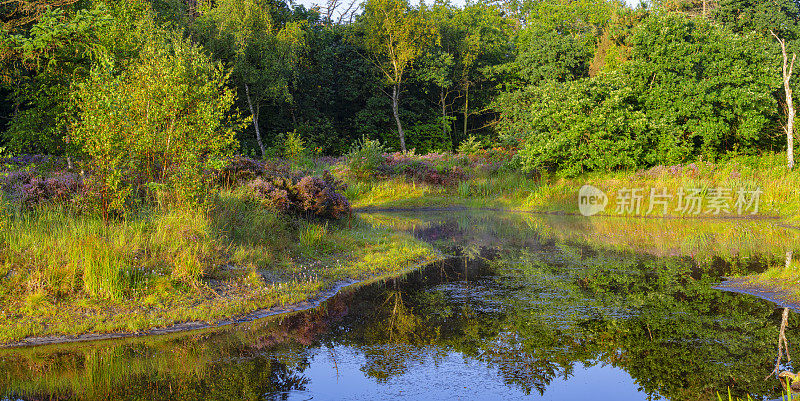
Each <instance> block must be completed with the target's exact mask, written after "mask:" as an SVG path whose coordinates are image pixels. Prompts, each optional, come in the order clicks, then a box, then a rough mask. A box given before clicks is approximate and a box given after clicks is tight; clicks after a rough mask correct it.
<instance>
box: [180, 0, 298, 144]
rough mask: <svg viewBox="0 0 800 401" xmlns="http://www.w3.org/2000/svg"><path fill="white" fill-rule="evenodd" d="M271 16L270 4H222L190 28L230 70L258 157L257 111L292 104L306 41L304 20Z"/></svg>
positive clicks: (248, 0)
mask: <svg viewBox="0 0 800 401" xmlns="http://www.w3.org/2000/svg"><path fill="white" fill-rule="evenodd" d="M274 14H278V13H277V12H276V11H275V10H274V8H273V6H272V2H271V1H269V0H244V1H242V0H221V1H218V2H216V6H215V7H214V8H212V9H210V10H206V11H205V12H204V13H203V16H202V17H201V18H200V19H199V20H198V22H197V26H196V29H195V31H196V32H197V35H198V36H199V37H201V38H202V40H203V41H204V42H205V43H206V45H207V46H208V47H209V48H210V49H211V50H212V52H213V53H214V56H215V57H216V58H218V59H220V60H223V61H224V62H225V63H226V65H227V66H229V67H230V68H232V70H233V76H234V82H236V84H237V86H238V87H239V94H240V95H241V96H242V97H243V98H244V99H245V100H246V102H247V108H248V110H249V111H250V115H251V116H252V119H253V129H254V131H255V136H256V141H257V143H258V147H259V149H260V151H261V156H262V157H263V156H264V154H265V153H266V147H265V145H264V141H263V135H262V133H261V124H260V119H259V117H260V115H261V108H262V107H263V106H264V104H265V103H267V102H270V101H278V102H291V101H292V95H291V93H290V91H289V87H290V85H291V82H292V81H293V80H294V79H295V77H296V76H295V71H296V69H297V65H298V63H299V58H300V52H301V51H302V49H303V46H304V42H305V31H304V25H305V23H304V22H302V21H301V22H288V23H285V24H283V25H281V22H282V21H276V20H275V16H274Z"/></svg>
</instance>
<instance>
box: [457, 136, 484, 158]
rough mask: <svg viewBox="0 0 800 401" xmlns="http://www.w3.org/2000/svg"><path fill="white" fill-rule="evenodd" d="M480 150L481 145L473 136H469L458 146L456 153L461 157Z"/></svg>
mask: <svg viewBox="0 0 800 401" xmlns="http://www.w3.org/2000/svg"><path fill="white" fill-rule="evenodd" d="M481 149H483V144H481V141H479V140H478V139H477V138H475V135H470V136H469V137H468V138H467V139H465V140H463V141H462V142H461V143H460V144H459V145H458V153H460V154H462V155H474V154H477V153H478V152H480V151H481Z"/></svg>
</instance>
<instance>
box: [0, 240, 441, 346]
mask: <svg viewBox="0 0 800 401" xmlns="http://www.w3.org/2000/svg"><path fill="white" fill-rule="evenodd" d="M446 258H447V256H446V255H441V256H440V257H439V258H438V259H437V260H434V261H430V262H425V263H420V264H417V265H414V266H412V267H411V268H408V269H405V270H403V271H400V272H397V273H392V274H385V275H379V276H372V277H367V278H365V279H362V280H355V279H351V280H342V281H337V282H335V283H333V285H332V286H331V287H330V288H328V289H326V290H323V291H322V292H320V293H319V294H317V295H316V296H315V297H313V298H309V299H307V300H305V301H300V302H296V303H293V304H290V305H284V306H279V307H272V308H264V309H258V310H255V311H252V312H249V313H245V314H241V315H237V316H234V317H230V318H227V319H222V320H218V321H215V322H203V321H191V322H183V323H177V324H173V325H169V326H166V327H156V328H152V329H147V330H141V331H135V332H134V331H120V332H113V333H86V334H77V335H51V336H36V337H27V338H24V339H22V340H19V341H13V342H9V343H6V344H0V349H10V348H25V347H37V346H43V345H53V344H65V343H77V342H89V341H101V340H115V339H122V338H134V337H146V336H158V335H165V334H175V333H182V332H188V331H195V330H202V329H211V328H217V327H223V326H230V325H235V324H239V323H247V322H252V321H254V320H258V319H262V318H266V317H272V316H278V315H284V314H290V313H295V312H302V311H307V310H311V309H314V308H317V307H319V306H320V305H322V303H324V302H325V301H327V300H329V299H331V298H333V297H334V296H336V295H337V294H339V293H340V292H342V291H344V290H351V289H356V288H358V287H360V286H365V285H369V284H372V283H375V282H378V281H381V280H388V279H392V278H396V277H402V276H404V275H406V274H408V273H411V272H414V271H416V270H419V269H424V268H425V267H427V266H430V265H432V264H434V263H437V262H440V261H442V260H444V259H446Z"/></svg>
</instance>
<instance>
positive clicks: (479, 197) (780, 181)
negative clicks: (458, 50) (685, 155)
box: [347, 154, 800, 224]
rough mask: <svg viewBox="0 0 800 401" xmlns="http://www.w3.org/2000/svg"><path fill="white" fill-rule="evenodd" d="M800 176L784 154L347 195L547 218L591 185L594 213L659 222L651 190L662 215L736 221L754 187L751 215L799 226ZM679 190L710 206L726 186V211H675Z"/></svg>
mask: <svg viewBox="0 0 800 401" xmlns="http://www.w3.org/2000/svg"><path fill="white" fill-rule="evenodd" d="M798 183H800V173H798V172H797V170H795V171H788V170H787V169H786V166H785V161H784V156H783V155H781V154H766V155H762V156H752V157H751V156H747V157H745V156H741V157H735V158H732V159H730V160H728V161H725V162H720V163H705V162H698V163H691V164H687V165H679V166H657V167H654V168H651V169H648V170H641V171H618V172H607V173H590V174H586V175H583V176H580V177H576V178H559V177H555V176H547V175H545V176H542V177H539V176H536V175H532V174H524V173H522V172H520V171H517V170H515V169H513V168H506V169H504V170H503V171H501V172H499V173H496V174H485V173H481V172H474V173H473V174H470V175H469V176H468V177H467V178H466V179H464V180H463V181H461V182H458V183H454V184H452V185H448V186H442V185H430V184H426V183H420V182H415V181H410V180H407V179H403V178H398V177H392V178H389V179H383V180H382V179H371V180H352V179H351V180H350V182H349V184H350V188H349V189H348V191H347V195H348V198H349V199H350V200H351V202H352V204H353V206H354V207H356V208H360V209H376V208H412V207H426V206H455V205H459V206H467V207H499V208H508V209H514V210H525V211H535V212H551V213H574V214H577V213H579V209H578V191H579V190H580V188H581V187H582V186H583V185H586V184H590V185H593V186H595V187H596V188H598V189H600V190H602V191H603V192H604V193H605V194H606V195H607V196H608V204H607V206H606V208H605V210H604V211H601V212H600V213H598V215H606V216H620V215H621V216H633V215H635V216H648V217H660V216H661V215H662V209H663V207H662V206H658V205H656V206H655V207H654V209H653V211H652V212H650V213H648V209H649V204H648V202H649V198H650V189H651V188H652V189H655V190H656V191H657V192H658V193H662V191H666V192H664V193H666V194H668V195H671V196H672V198H671V200H670V203H669V204H668V207H667V208H666V210H665V213H664V215H666V216H667V217H692V218H695V217H739V216H740V215H739V214H738V213H737V208H736V207H735V206H736V201H737V192H738V191H739V189H744V190H745V191H755V190H757V189H760V190H761V191H762V193H761V194H760V201H759V203H758V206H759V210H758V213H757V214H756V215H754V216H757V217H773V218H780V219H782V220H783V221H785V222H787V223H790V224H795V223H800V213H798V211H799V210H800V192H798V191H797V190H796V188H797V184H798ZM631 188H641V189H642V191H641V194H642V196H643V198H642V201H641V207H640V208H639V211H638V212H636V211H634V210H628V208H625V210H622V211H619V212H618V211H617V207H616V206H617V205H618V202H622V200H621V193H623V191H621V190H624V189H631ZM680 188H684V189H687V190H688V189H690V188H696V189H699V193H698V196H700V197H702V198H703V199H704V201H705V202H708V201H709V199H710V197H712V195H713V191H714V190H715V189H716V188H725V189H728V190H729V192H728V195H729V198H728V204H729V208H730V213H725V212H724V211H722V212H721V213H720V214H719V215H715V214H714V213H713V211H709V210H708V203H705V204H703V205H701V208H700V209H701V210H700V213H698V214H694V213H681V212H680V211H676V210H675V208H676V207H677V206H678V196H677V194H678V191H679V189H680ZM753 210H754V208H752V207H751V208H750V209H745V210H744V211H743V213H742V214H741V216H745V217H751V216H753V215H751V214H750V213H751V212H752V211H753Z"/></svg>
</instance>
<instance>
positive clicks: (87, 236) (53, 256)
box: [0, 189, 434, 342]
mask: <svg viewBox="0 0 800 401" xmlns="http://www.w3.org/2000/svg"><path fill="white" fill-rule="evenodd" d="M0 211H2V214H0V226H2V227H3V230H0V342H3V341H7V340H9V339H14V338H20V337H24V336H28V335H32V334H52V333H64V334H76V333H81V332H86V331H112V330H121V329H124V330H138V329H142V328H146V327H152V326H162V325H165V324H169V323H174V322H179V321H186V320H209V319H215V318H221V317H227V316H231V315H234V314H239V313H244V312H249V311H252V310H254V309H258V308H264V307H270V306H274V305H280V304H285V303H291V302H297V301H300V300H303V299H306V298H308V297H310V296H312V295H313V294H315V293H316V292H317V291H319V290H320V289H321V288H322V287H323V286H325V285H327V284H330V281H331V280H339V279H343V278H346V277H350V278H353V277H361V276H363V275H364V274H373V273H376V274H377V273H381V272H392V271H395V270H397V269H400V266H396V265H395V264H393V263H388V262H387V263H385V264H384V266H382V267H376V266H373V265H369V266H367V265H359V262H358V261H359V260H360V258H362V257H365V256H368V255H369V254H370V253H372V252H381V253H384V252H385V249H380V247H383V246H387V245H388V246H390V248H391V247H392V246H394V245H392V244H397V245H398V246H400V245H401V244H402V246H403V247H405V248H408V249H412V250H415V251H413V252H412V251H407V250H404V251H403V252H402V253H401V254H396V253H392V255H393V257H396V258H397V259H398V260H399V261H400V262H403V263H404V262H405V261H409V260H415V261H416V260H420V258H423V259H432V258H433V257H434V256H433V254H431V253H430V252H428V251H427V249H428V248H427V247H426V246H425V245H423V244H422V243H421V242H420V241H416V240H411V242H408V241H407V240H406V239H405V237H403V236H401V237H402V238H400V237H396V238H395V237H388V236H387V234H388V233H387V231H385V230H382V229H379V228H373V227H371V226H369V225H367V224H363V223H359V222H358V221H356V222H355V223H354V226H353V227H352V228H350V227H349V224H348V223H346V222H341V223H323V222H315V221H305V220H303V219H301V218H297V217H292V216H289V215H283V214H278V213H276V212H273V211H271V210H269V209H266V208H264V206H263V205H262V204H261V203H260V202H258V201H257V200H255V199H252V197H251V196H250V195H249V194H248V192H247V191H244V190H241V189H239V190H233V191H222V192H220V193H219V194H217V195H215V196H214V197H213V200H212V202H211V204H210V207H209V208H207V209H200V208H188V207H171V208H153V209H142V210H140V211H139V213H137V214H133V215H131V216H129V217H128V218H126V219H124V220H118V221H110V222H105V221H104V220H103V219H102V218H101V217H99V216H92V215H85V214H78V213H75V212H74V211H73V210H72V209H71V208H69V207H67V206H58V205H51V206H42V207H39V208H37V209H34V210H23V209H19V208H15V207H14V205H11V204H10V203H8V202H5V201H2V199H0ZM392 249H393V248H392ZM416 251H420V252H416Z"/></svg>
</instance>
